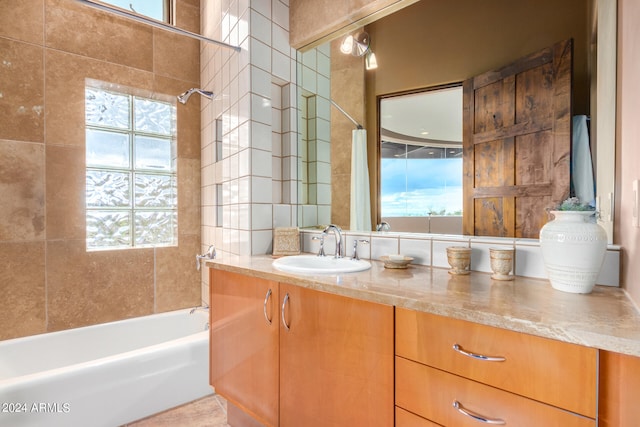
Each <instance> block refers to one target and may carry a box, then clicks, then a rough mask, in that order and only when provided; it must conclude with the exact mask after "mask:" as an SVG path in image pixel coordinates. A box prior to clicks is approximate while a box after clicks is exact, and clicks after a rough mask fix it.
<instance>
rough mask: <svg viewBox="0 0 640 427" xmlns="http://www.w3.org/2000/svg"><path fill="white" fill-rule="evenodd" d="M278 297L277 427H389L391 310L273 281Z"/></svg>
mask: <svg viewBox="0 0 640 427" xmlns="http://www.w3.org/2000/svg"><path fill="white" fill-rule="evenodd" d="M285 298H286V300H287V301H286V304H285V305H284V316H283V317H284V320H282V319H281V330H280V425H281V426H282V427H300V426H305V427H313V426H318V427H331V426H335V427H338V426H344V427H347V426H349V427H351V426H368V427H375V426H380V427H388V426H392V425H393V423H394V419H393V418H394V417H393V413H394V399H393V386H394V381H393V357H394V356H393V307H391V306H385V305H380V304H375V303H370V302H366V301H361V300H356V299H353V298H346V297H342V296H338V295H332V294H327V293H323V292H318V291H314V290H310V289H305V288H301V287H297V286H291V285H285V284H283V283H280V300H281V301H282V300H284V299H285ZM285 322H286V325H287V326H285V325H284V323H285Z"/></svg>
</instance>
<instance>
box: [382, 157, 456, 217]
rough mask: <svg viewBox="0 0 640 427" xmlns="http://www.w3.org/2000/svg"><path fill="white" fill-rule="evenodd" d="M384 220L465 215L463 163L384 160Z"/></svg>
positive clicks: (426, 160)
mask: <svg viewBox="0 0 640 427" xmlns="http://www.w3.org/2000/svg"><path fill="white" fill-rule="evenodd" d="M381 181H382V189H381V192H382V216H385V217H393V216H424V215H428V213H429V212H432V211H435V212H439V211H442V210H444V211H446V212H447V213H449V214H451V213H452V212H458V211H462V159H459V158H458V159H389V158H386V159H382V165H381Z"/></svg>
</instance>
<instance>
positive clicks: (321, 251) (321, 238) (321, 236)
mask: <svg viewBox="0 0 640 427" xmlns="http://www.w3.org/2000/svg"><path fill="white" fill-rule="evenodd" d="M326 235H327V234H326V233H325V232H324V231H323V232H322V234H321V235H320V236H313V237H312V238H311V240H320V249H319V250H318V256H325V253H324V236H326Z"/></svg>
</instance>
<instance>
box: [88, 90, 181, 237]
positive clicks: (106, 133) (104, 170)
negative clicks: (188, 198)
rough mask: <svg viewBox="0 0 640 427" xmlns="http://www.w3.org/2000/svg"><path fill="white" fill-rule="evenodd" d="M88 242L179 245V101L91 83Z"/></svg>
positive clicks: (89, 103) (89, 99) (89, 97)
mask: <svg viewBox="0 0 640 427" xmlns="http://www.w3.org/2000/svg"><path fill="white" fill-rule="evenodd" d="M85 124H86V168H87V169H86V228H87V248H88V249H113V248H126V247H145V246H172V245H176V244H177V220H178V218H177V217H178V213H177V204H178V198H177V175H176V144H175V105H174V104H172V103H170V102H163V101H157V100H153V99H147V98H142V97H139V96H133V95H129V94H126V93H118V92H113V91H107V90H102V89H99V88H96V87H89V86H87V87H86V89H85Z"/></svg>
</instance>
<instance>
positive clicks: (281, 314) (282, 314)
mask: <svg viewBox="0 0 640 427" xmlns="http://www.w3.org/2000/svg"><path fill="white" fill-rule="evenodd" d="M287 301H289V293H288V292H287V293H286V294H285V296H284V299H283V300H282V309H281V310H280V316H281V317H282V324H283V325H284V328H285V329H286V330H287V331H288V330H289V329H290V328H289V325H287V319H285V318H284V308H285V307H286V306H287Z"/></svg>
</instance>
